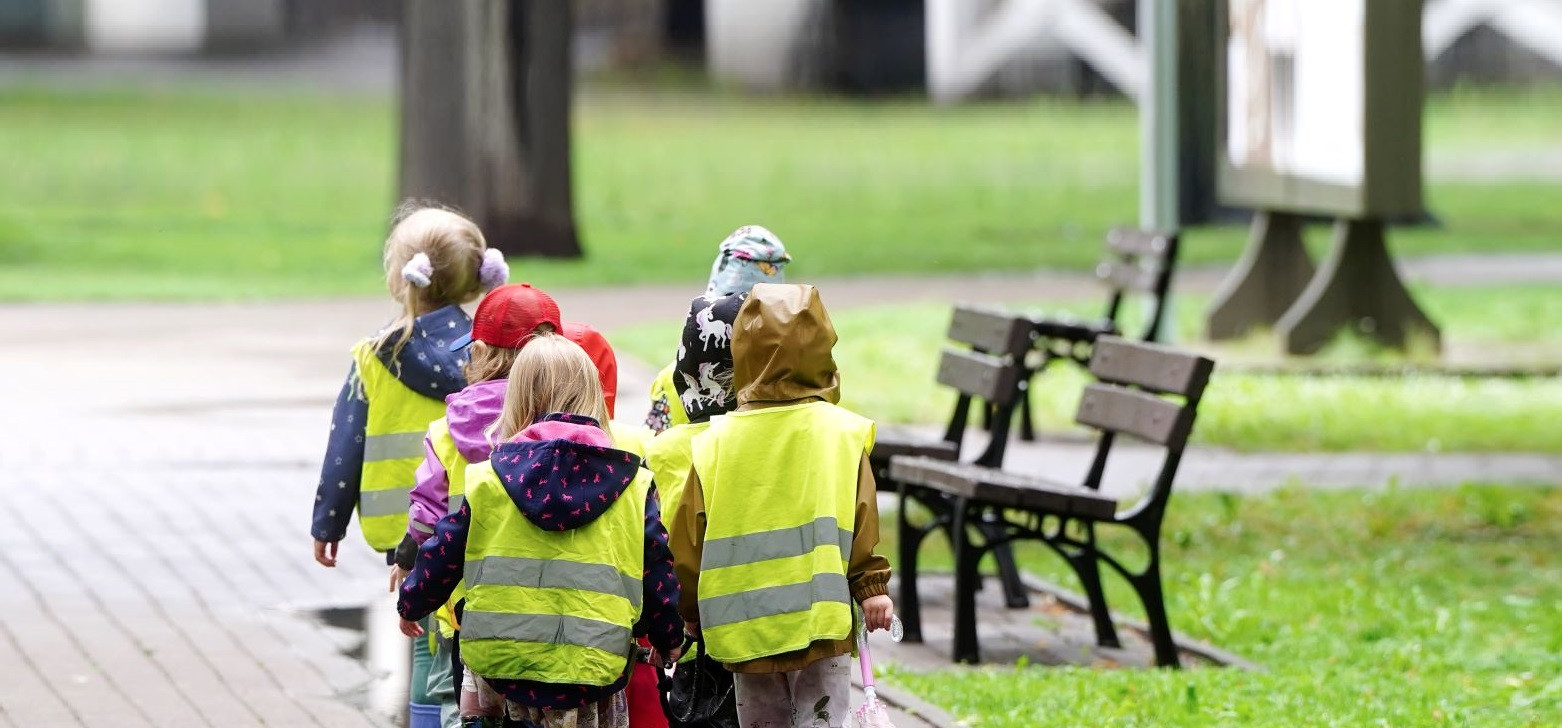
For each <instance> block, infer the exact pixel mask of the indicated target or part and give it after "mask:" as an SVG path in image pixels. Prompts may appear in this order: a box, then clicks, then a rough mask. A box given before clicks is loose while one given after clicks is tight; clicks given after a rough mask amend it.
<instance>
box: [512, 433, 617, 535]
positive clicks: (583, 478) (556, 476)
mask: <svg viewBox="0 0 1562 728" xmlns="http://www.w3.org/2000/svg"><path fill="white" fill-rule="evenodd" d="M489 462H491V463H493V466H494V472H495V473H498V475H499V482H500V483H503V484H504V490H505V492H506V493H509V494H510V500H511V501H514V502H515V507H516V508H517V509H519V510H520V511H521V513H522V514H523V515H525V516H526V520H528V521H531V522H532V523H533V524H534V525H536V526H537V527H538V528H542V529H546V530H549V531H565V530H570V529H575V528H580V527H581V526H584V525H586V524H588V523H591V522H592V521H595V520H596V519H597V517H598V516H600V515H602V514H603V513H604V512H606V511H607V509H608V507H609V506H611V505H613V503H614V502H616V501H617V500H618V498H619V496H622V495H623V494H624V491H625V490H626V489H628V488H629V484H630V483H632V482H634V479H635V475H636V474H637V473H638V472H639V469H640V458H639V456H637V455H634V454H633V453H629V452H625V451H623V450H618V449H615V448H614V447H613V439H612V438H611V437H610V436H608V434H607V433H606V432H605V431H603V430H602V427H601V426H600V425H599V424H598V423H597V421H596V420H594V419H592V418H590V417H584V416H581V415H575V414H566V413H560V412H553V413H549V414H545V415H543V416H542V417H540V418H538V419H537V421H536V422H534V423H532V425H531V426H530V427H527V428H526V429H524V430H522V431H521V432H520V434H518V435H516V436H515V437H514V438H512V439H511V440H509V441H508V442H503V443H500V444H499V446H498V447H496V448H494V454H493V456H492V457H491V458H490V459H489Z"/></svg>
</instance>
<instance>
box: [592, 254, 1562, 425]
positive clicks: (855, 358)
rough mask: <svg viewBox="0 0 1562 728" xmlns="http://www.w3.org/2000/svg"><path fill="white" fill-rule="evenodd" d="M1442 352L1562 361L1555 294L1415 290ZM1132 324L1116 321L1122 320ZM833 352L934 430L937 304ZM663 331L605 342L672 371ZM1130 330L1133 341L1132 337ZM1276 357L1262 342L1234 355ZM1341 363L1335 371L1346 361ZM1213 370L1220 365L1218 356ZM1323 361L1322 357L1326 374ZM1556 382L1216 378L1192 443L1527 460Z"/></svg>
mask: <svg viewBox="0 0 1562 728" xmlns="http://www.w3.org/2000/svg"><path fill="white" fill-rule="evenodd" d="M1417 296H1418V297H1419V298H1420V299H1421V301H1422V303H1423V305H1424V306H1425V307H1426V309H1427V310H1428V312H1429V313H1430V315H1431V316H1432V317H1433V319H1434V320H1436V321H1438V322H1439V323H1440V325H1441V326H1442V327H1443V336H1444V339H1445V341H1446V342H1447V344H1448V345H1449V346H1450V347H1459V348H1461V349H1465V350H1472V349H1473V350H1482V349H1490V350H1491V351H1492V352H1493V356H1497V357H1501V356H1505V355H1506V354H1505V353H1504V352H1507V351H1508V350H1509V349H1512V348H1515V347H1517V348H1518V349H1519V350H1521V351H1522V352H1524V353H1525V355H1527V356H1535V357H1548V358H1549V360H1550V361H1553V362H1554V361H1556V360H1557V359H1558V358H1559V357H1562V295H1558V294H1557V290H1556V288H1555V287H1554V286H1546V285H1535V286H1506V287H1502V288H1417ZM1206 303H1207V299H1206V298H1205V297H1202V296H1185V297H1181V298H1179V299H1178V300H1177V302H1176V303H1175V304H1174V311H1173V315H1174V316H1175V319H1176V326H1177V329H1178V333H1179V337H1180V340H1181V341H1184V342H1188V341H1193V342H1196V341H1197V336H1198V334H1199V331H1200V330H1201V329H1202V323H1201V317H1202V315H1203V311H1204V308H1205V304H1206ZM1017 308H1022V309H1023V308H1028V309H1031V310H1035V311H1060V310H1061V311H1073V312H1076V313H1080V314H1084V313H1091V312H1094V313H1099V303H1098V302H1092V303H1090V304H1082V303H1067V302H1064V303H1059V304H1052V305H1047V306H1019V307H1017ZM1137 313H1139V309H1138V308H1137V307H1130V308H1129V309H1127V311H1126V316H1127V318H1128V319H1132V318H1133V317H1134V316H1135V314H1137ZM831 317H832V320H833V321H834V323H835V326H836V329H837V332H838V333H839V335H840V343H839V344H838V345H837V347H836V359H837V364H838V365H839V366H840V368H841V379H842V397H843V399H842V404H844V405H846V406H848V407H851V408H853V409H855V410H857V411H860V412H862V413H863V414H865V415H867V416H869V417H873V418H875V419H877V420H880V421H883V422H895V423H902V422H913V423H926V422H941V421H944V420H946V419H947V418H948V416H949V411H950V408H951V407H952V406H953V403H954V396H953V394H952V393H951V392H950V391H948V390H946V389H943V388H940V387H937V386H935V385H934V383H933V376H934V373H935V372H936V371H937V367H938V352H939V350H940V348H941V347H942V346H943V342H944V331H945V328H946V327H947V326H948V322H949V307H948V306H947V305H942V304H917V305H899V306H893V307H882V308H869V309H853V310H846V311H835V312H833V313H832V316H831ZM680 325H681V324H679V323H676V322H673V321H668V322H665V323H662V324H657V325H648V326H639V327H635V328H634V329H631V330H625V331H617V332H613V342H614V346H615V347H618V348H619V349H620V350H622V351H624V352H625V353H627V354H630V355H633V356H636V357H639V358H641V359H643V360H645V361H648V362H661V361H666V360H669V359H670V358H671V356H672V350H673V348H675V347H676V346H677V343H676V342H677V337H678V331H679V326H680ZM1129 328H1130V329H1132V328H1133V327H1132V326H1131V325H1130V326H1129ZM1254 348H1262V349H1263V350H1265V351H1274V350H1275V345H1274V344H1273V343H1272V342H1264V343H1262V344H1260V343H1258V342H1254V343H1251V344H1246V345H1243V346H1239V347H1235V348H1234V349H1233V351H1234V352H1235V354H1234V356H1233V358H1236V356H1239V355H1243V354H1244V351H1245V350H1251V349H1254ZM1344 356H1346V354H1342V355H1341V356H1340V357H1336V358H1337V359H1338V358H1343V357H1344ZM1217 358H1221V359H1223V358H1224V357H1223V356H1222V355H1221V354H1217ZM1329 359H1330V357H1328V356H1327V355H1325V356H1324V361H1328V360H1329ZM1085 381H1086V380H1085V375H1084V374H1083V373H1082V372H1081V371H1080V370H1079V369H1078V368H1077V367H1072V366H1058V367H1055V368H1054V369H1052V370H1050V371H1049V372H1047V373H1046V374H1044V375H1043V376H1041V377H1039V378H1037V380H1036V388H1035V391H1034V395H1033V397H1034V399H1033V402H1034V404H1035V406H1036V422H1037V425H1038V426H1039V427H1041V428H1043V429H1046V430H1050V431H1054V432H1058V431H1067V430H1069V429H1070V428H1071V422H1072V418H1073V415H1074V410H1075V408H1076V407H1077V406H1078V396H1079V392H1080V390H1081V388H1082V387H1083V386H1084V384H1085ZM1558 412H1562V380H1558V379H1557V378H1556V377H1536V378H1527V379H1525V378H1476V377H1457V376H1436V375H1409V376H1404V377H1374V376H1305V375H1274V374H1242V373H1236V372H1234V371H1225V372H1223V371H1220V370H1219V369H1217V371H1216V374H1215V377H1214V379H1213V381H1212V383H1211V385H1210V388H1209V390H1208V392H1207V393H1206V394H1205V398H1204V402H1203V404H1202V405H1201V406H1200V408H1199V414H1198V425H1197V426H1196V427H1195V428H1194V440H1195V442H1198V443H1201V444H1205V445H1218V446H1224V447H1231V448H1235V449H1239V450H1257V451H1263V450H1278V451H1316V450H1338V451H1350V450H1383V451H1415V450H1443V451H1535V452H1555V451H1559V450H1562V428H1558V427H1556V426H1555V425H1554V422H1555V420H1556V417H1557V413H1558Z"/></svg>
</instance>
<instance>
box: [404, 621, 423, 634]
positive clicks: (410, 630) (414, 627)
mask: <svg viewBox="0 0 1562 728" xmlns="http://www.w3.org/2000/svg"><path fill="white" fill-rule="evenodd" d="M401 633H402V634H404V635H406V636H408V637H422V636H423V627H422V625H419V624H418V623H417V622H409V621H407V620H405V619H403V620H401Z"/></svg>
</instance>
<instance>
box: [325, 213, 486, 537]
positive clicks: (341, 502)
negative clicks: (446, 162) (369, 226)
mask: <svg viewBox="0 0 1562 728" xmlns="http://www.w3.org/2000/svg"><path fill="white" fill-rule="evenodd" d="M384 265H385V282H386V285H387V287H388V288H389V289H390V294H391V297H392V298H395V299H396V301H397V302H398V303H400V304H401V311H400V312H399V313H398V314H397V316H396V318H395V320H393V321H392V322H391V323H390V324H389V325H388V326H386V327H385V328H382V329H380V331H379V332H378V333H377V334H375V335H374V336H372V337H369V338H367V339H364V340H362V341H360V342H358V344H357V345H355V346H354V347H353V349H352V352H353V364H352V366H351V368H350V369H349V370H348V374H347V382H346V384H344V385H343V386H342V390H341V393H340V394H338V395H337V399H336V407H335V410H334V411H333V412H332V415H331V433H330V436H329V440H328V442H327V445H326V455H325V462H324V464H323V466H322V467H321V470H320V482H319V484H318V487H317V489H316V491H315V503H314V520H313V525H312V527H311V529H310V532H311V535H312V536H313V537H314V555H315V561H317V562H319V563H320V565H321V566H327V567H332V566H335V565H336V554H337V545H338V543H339V542H340V541H341V540H342V538H343V537H344V536H346V533H347V524H348V522H349V521H351V520H352V516H353V512H354V511H355V510H356V511H357V512H358V519H359V527H360V529H361V530H362V531H363V535H364V538H365V540H367V541H368V542H369V545H370V547H372V548H373V549H374V550H376V551H380V552H384V553H386V554H387V555H389V554H390V553H391V552H392V551H393V550H394V549H395V547H396V545H397V544H398V543H399V542H400V541H401V538H402V534H403V533H405V532H406V530H407V503H408V493H409V492H410V491H411V489H412V485H413V471H414V469H416V468H417V466H418V464H419V463H420V462H422V460H423V448H422V442H423V432H424V430H425V429H427V427H428V424H429V423H430V422H432V421H434V420H436V419H439V418H440V417H441V416H443V415H444V413H445V401H444V399H445V395H447V394H451V393H454V392H458V391H460V390H461V388H462V387H464V386H465V385H466V380H465V378H464V377H463V376H462V374H461V367H462V365H463V364H464V361H463V355H462V354H460V353H453V352H450V351H449V350H448V345H449V343H450V342H452V341H454V340H456V338H457V337H460V336H464V335H466V334H467V333H468V332H469V331H470V330H471V328H472V320H471V319H470V318H468V317H467V315H466V313H465V312H464V311H462V310H461V308H460V304H463V303H467V302H469V301H472V300H473V299H475V298H477V296H478V294H480V293H482V292H483V290H484V289H485V288H492V287H494V286H497V285H500V284H502V283H504V282H505V280H506V279H507V278H508V277H509V270H508V269H507V268H506V266H505V263H504V257H503V255H501V254H500V253H499V251H497V250H490V249H489V248H488V244H487V242H486V241H485V240H484V239H483V233H482V231H480V230H478V229H477V225H476V224H474V223H473V222H472V221H471V220H468V219H466V218H465V217H462V216H461V215H460V214H458V213H456V212H453V211H451V210H448V209H445V208H442V207H439V206H436V205H433V204H429V203H425V202H418V201H409V202H407V203H403V204H402V206H401V207H400V208H398V210H397V212H396V215H395V216H394V217H393V218H392V219H391V231H390V235H389V236H388V237H387V238H386V239H385V252H384Z"/></svg>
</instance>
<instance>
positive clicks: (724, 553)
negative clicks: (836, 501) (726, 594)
mask: <svg viewBox="0 0 1562 728" xmlns="http://www.w3.org/2000/svg"><path fill="white" fill-rule="evenodd" d="M829 543H833V544H836V545H838V546H840V547H841V560H843V561H844V560H845V559H846V558H847V557H848V556H850V554H851V549H852V532H851V531H847V530H845V529H843V528H840V527H839V526H837V525H836V522H835V518H833V517H831V516H822V517H820V518H816V519H814V521H813V523H805V524H803V525H801V526H798V527H796V528H778V529H776V530H774V531H763V532H760V533H748V534H744V535H742V536H726V537H723V538H713V539H711V540H709V541H706V542H705V553H704V555H703V556H702V557H701V558H700V568H702V569H720V568H722V567H723V566H739V565H741V564H753V563H757V562H760V561H769V560H771V559H783V558H787V557H789V556H802V555H803V554H807V553H812V552H813V550H814V549H816V548H818V547H819V546H820V545H821V544H829Z"/></svg>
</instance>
